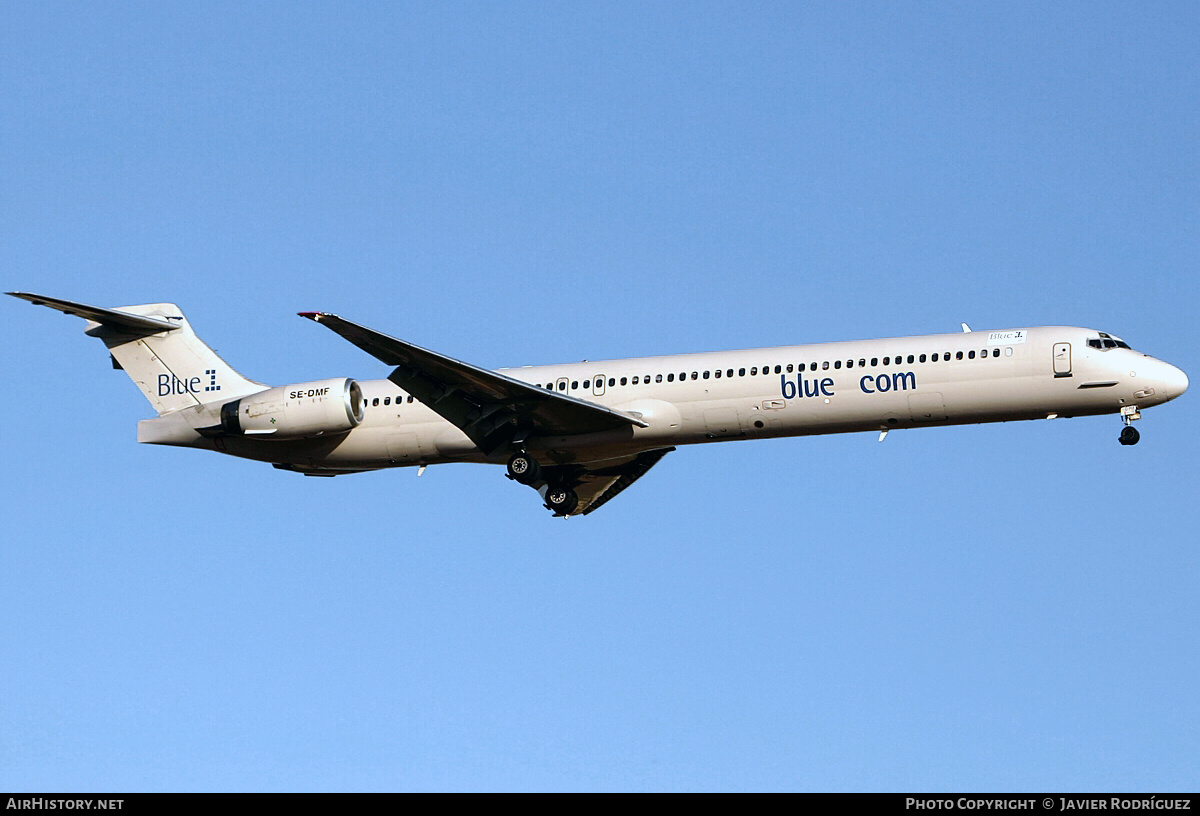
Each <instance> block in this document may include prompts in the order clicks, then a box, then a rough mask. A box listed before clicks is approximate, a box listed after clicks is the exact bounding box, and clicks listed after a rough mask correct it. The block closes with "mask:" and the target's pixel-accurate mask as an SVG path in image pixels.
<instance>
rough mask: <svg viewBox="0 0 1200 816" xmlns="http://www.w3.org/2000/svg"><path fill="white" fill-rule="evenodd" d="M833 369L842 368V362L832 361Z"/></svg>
mask: <svg viewBox="0 0 1200 816" xmlns="http://www.w3.org/2000/svg"><path fill="white" fill-rule="evenodd" d="M833 367H834V368H841V367H842V361H841V360H834V361H833Z"/></svg>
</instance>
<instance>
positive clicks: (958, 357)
mask: <svg viewBox="0 0 1200 816" xmlns="http://www.w3.org/2000/svg"><path fill="white" fill-rule="evenodd" d="M954 359H955V360H961V359H962V352H961V351H960V352H958V353H957V354H955V355H954Z"/></svg>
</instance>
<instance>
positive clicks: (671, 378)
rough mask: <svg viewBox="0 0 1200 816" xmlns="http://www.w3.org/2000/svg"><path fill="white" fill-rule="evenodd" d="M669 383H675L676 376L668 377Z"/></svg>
mask: <svg viewBox="0 0 1200 816" xmlns="http://www.w3.org/2000/svg"><path fill="white" fill-rule="evenodd" d="M667 382H675V375H674V374H668V375H667Z"/></svg>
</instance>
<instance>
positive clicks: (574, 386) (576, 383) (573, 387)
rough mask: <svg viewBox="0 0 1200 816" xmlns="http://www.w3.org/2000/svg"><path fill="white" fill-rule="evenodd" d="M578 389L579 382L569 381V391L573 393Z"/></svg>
mask: <svg viewBox="0 0 1200 816" xmlns="http://www.w3.org/2000/svg"><path fill="white" fill-rule="evenodd" d="M578 387H579V380H571V390H572V391H574V390H575V389H576V388H578Z"/></svg>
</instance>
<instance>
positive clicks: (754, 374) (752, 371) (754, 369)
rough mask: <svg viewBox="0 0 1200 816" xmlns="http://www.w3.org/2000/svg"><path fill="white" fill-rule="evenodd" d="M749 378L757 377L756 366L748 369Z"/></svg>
mask: <svg viewBox="0 0 1200 816" xmlns="http://www.w3.org/2000/svg"><path fill="white" fill-rule="evenodd" d="M750 376H751V377H757V376H758V366H753V367H751V369H750Z"/></svg>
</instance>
